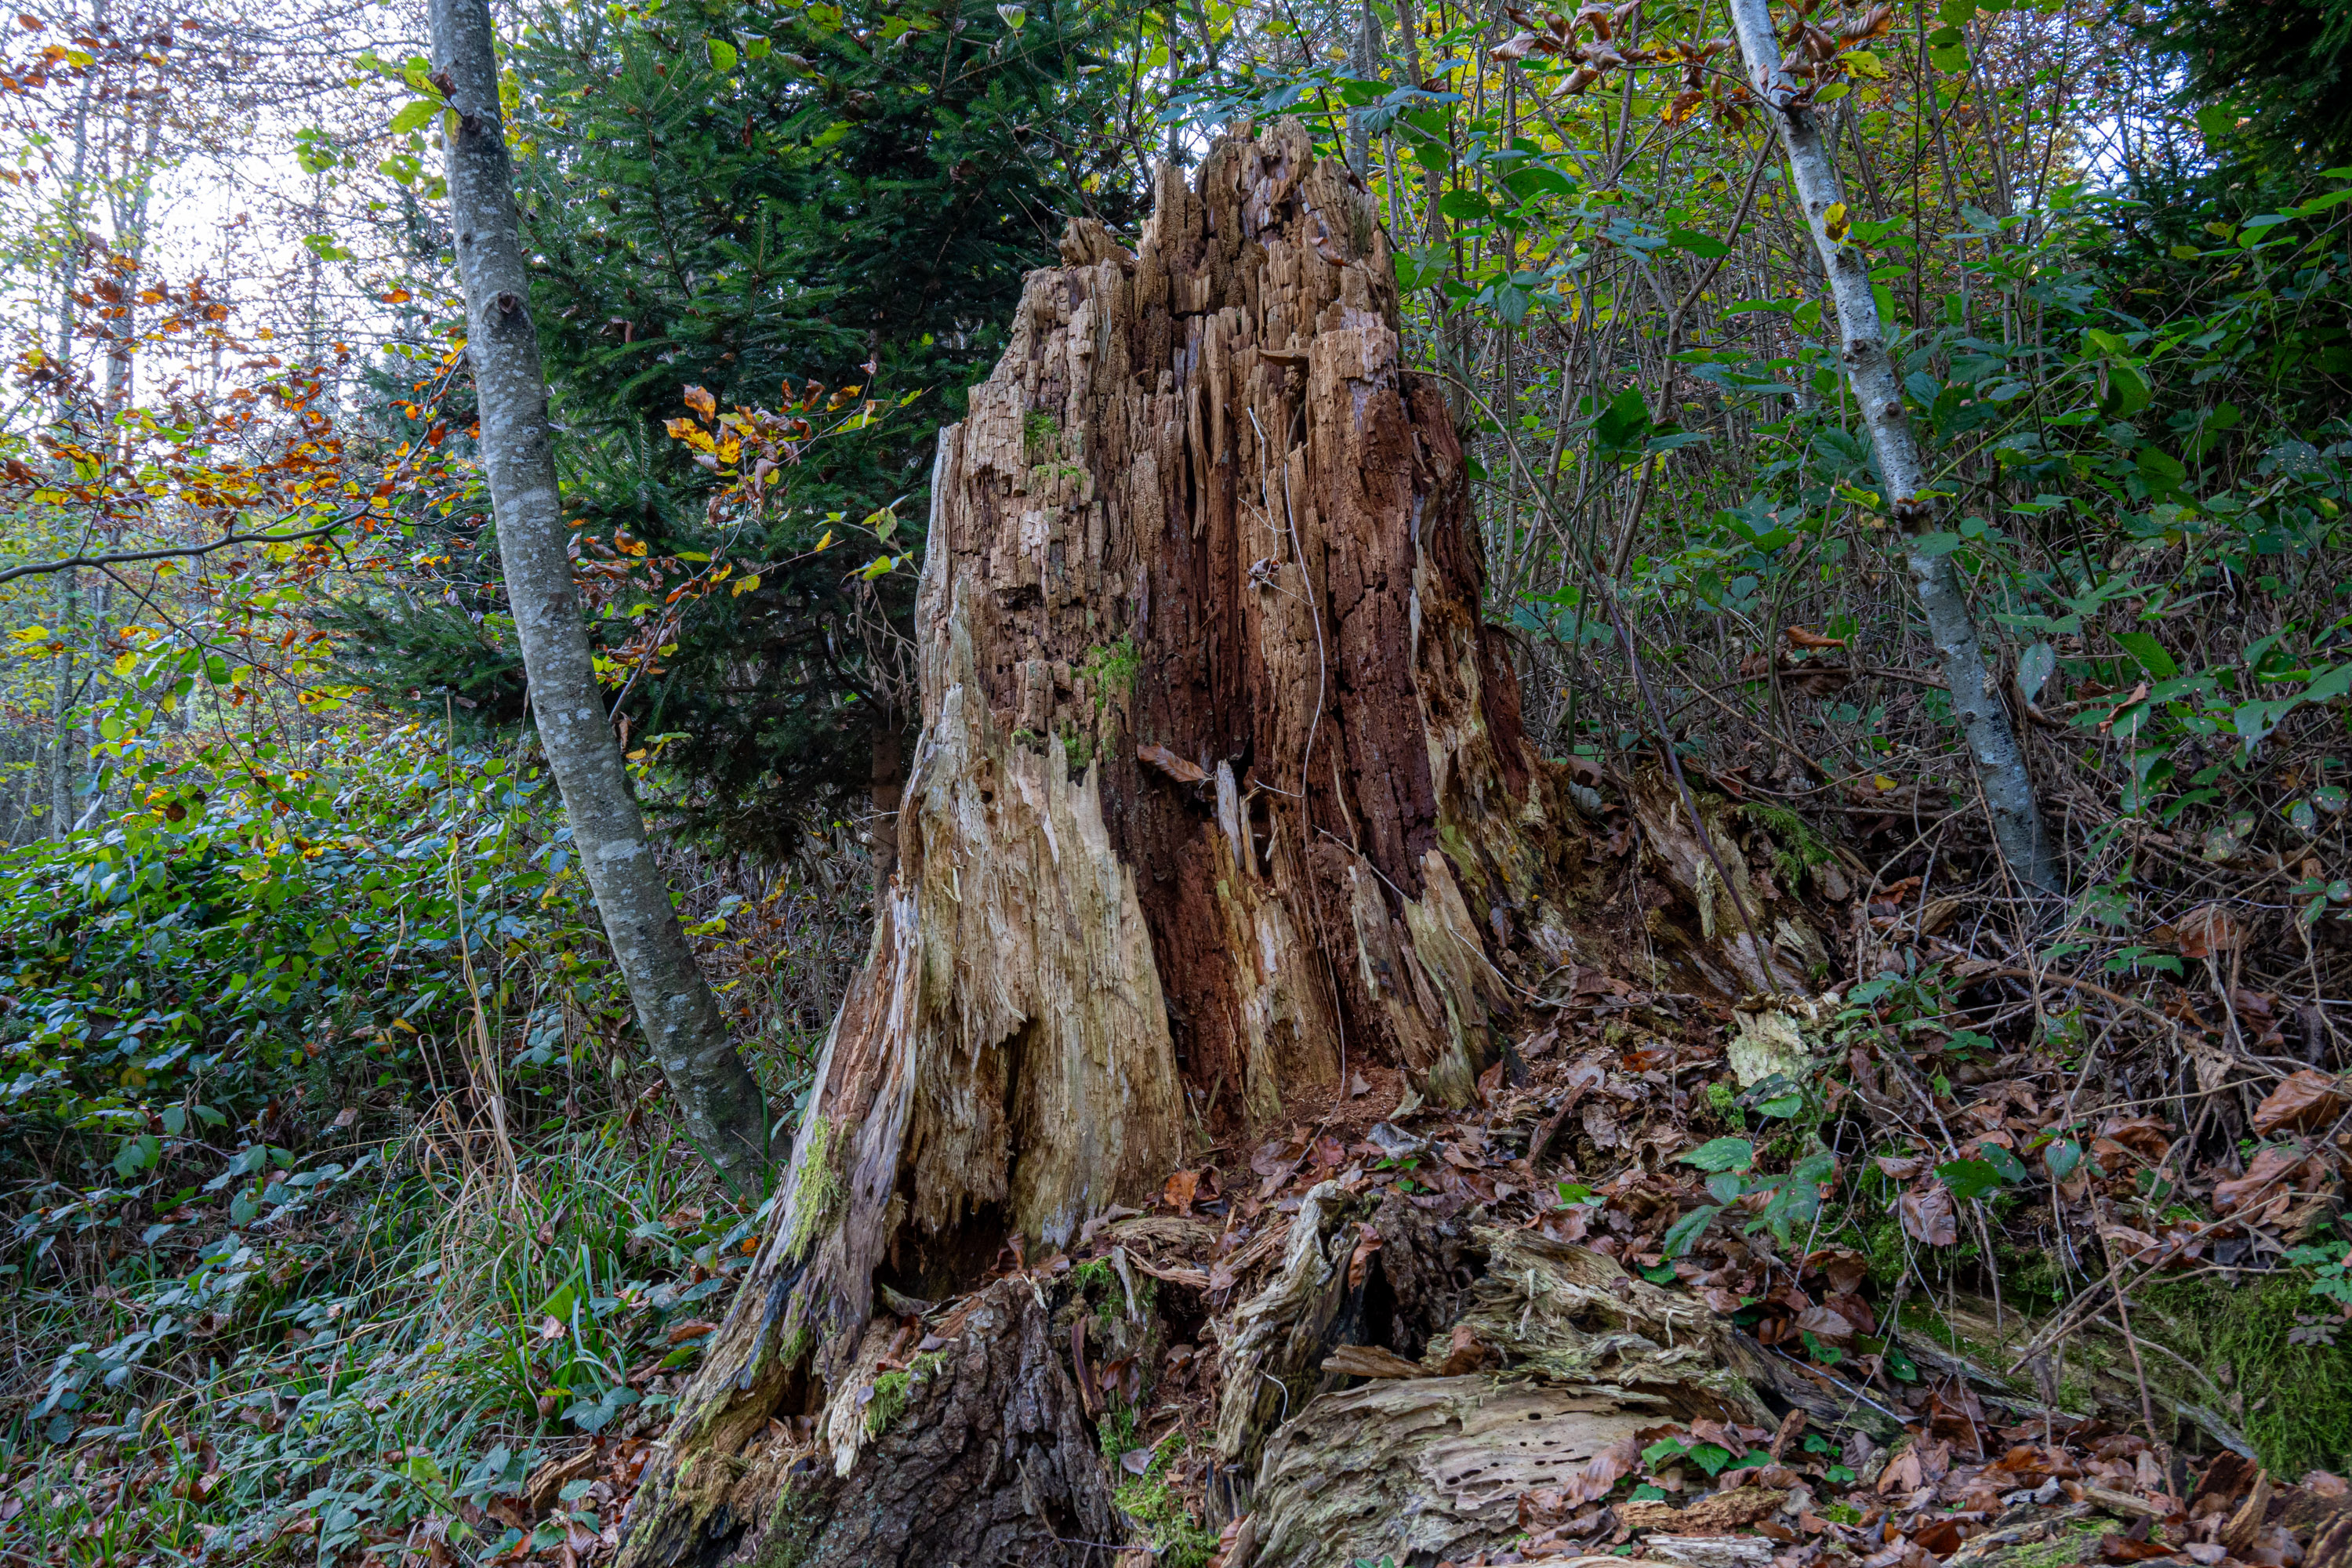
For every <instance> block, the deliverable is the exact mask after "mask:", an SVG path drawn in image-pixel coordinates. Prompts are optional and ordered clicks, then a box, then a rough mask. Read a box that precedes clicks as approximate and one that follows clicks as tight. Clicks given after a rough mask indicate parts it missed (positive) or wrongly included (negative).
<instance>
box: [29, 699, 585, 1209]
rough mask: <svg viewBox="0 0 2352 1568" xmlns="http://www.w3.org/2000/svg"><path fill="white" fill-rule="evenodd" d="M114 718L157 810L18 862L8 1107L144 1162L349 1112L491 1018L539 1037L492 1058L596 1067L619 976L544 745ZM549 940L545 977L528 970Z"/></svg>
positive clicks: (133, 785)
mask: <svg viewBox="0 0 2352 1568" xmlns="http://www.w3.org/2000/svg"><path fill="white" fill-rule="evenodd" d="M110 723H111V724H114V725H115V731H116V735H117V738H116V739H114V740H112V741H110V742H107V743H106V745H105V746H104V747H103V748H102V751H103V752H104V753H105V755H104V763H105V771H104V773H103V774H102V777H103V778H104V780H105V782H106V784H107V785H108V786H109V787H119V788H121V789H123V790H125V791H128V792H130V793H131V795H132V797H133V800H134V803H135V804H134V805H133V808H132V809H131V810H128V811H126V812H124V813H123V814H122V815H121V816H118V817H116V818H114V819H113V820H112V821H110V823H109V824H107V826H105V827H104V828H103V829H102V830H100V831H94V832H89V833H84V834H78V835H76V836H74V837H72V838H70V839H68V840H64V841H62V842H60V841H54V840H50V841H41V842H37V843H35V844H31V845H27V846H25V847H21V848H18V849H15V850H12V851H9V852H7V853H6V854H5V856H4V857H0V1060H5V1064H6V1071H7V1074H8V1076H7V1078H6V1079H5V1082H0V1112H5V1114H6V1115H7V1116H8V1117H9V1118H10V1119H11V1120H12V1121H15V1122H16V1123H17V1124H18V1125H19V1126H22V1127H23V1128H25V1129H26V1131H29V1132H33V1133H36V1134H41V1135H48V1136H54V1135H56V1134H58V1133H67V1134H70V1135H72V1136H73V1137H75V1138H76V1139H77V1140H80V1141H83V1142H85V1143H86V1144H87V1145H88V1146H89V1147H90V1148H92V1149H94V1150H98V1151H100V1152H103V1153H104V1154H105V1155H107V1156H108V1157H109V1158H110V1159H115V1158H116V1156H117V1154H118V1146H117V1141H118V1140H126V1139H127V1140H131V1141H132V1142H130V1143H127V1144H123V1145H121V1151H122V1152H128V1153H130V1155H131V1158H130V1159H129V1160H128V1161H127V1162H125V1161H121V1160H119V1159H118V1160H116V1165H115V1168H116V1169H117V1170H118V1172H120V1173H121V1175H122V1176H124V1177H125V1178H126V1179H129V1178H131V1177H132V1176H133V1175H134V1173H152V1172H154V1171H155V1170H156V1169H158V1168H159V1164H160V1163H162V1162H163V1160H164V1158H165V1157H166V1156H167V1155H169V1156H176V1154H177V1153H178V1152H181V1151H183V1150H185V1151H191V1152H194V1151H199V1150H202V1149H204V1148H205V1147H207V1146H209V1143H210V1141H211V1140H212V1139H213V1137H214V1136H215V1131H217V1130H224V1129H226V1130H229V1131H230V1135H232V1136H233V1135H235V1133H236V1131H240V1130H241V1131H245V1132H247V1135H249V1136H250V1135H254V1134H257V1133H258V1132H259V1131H261V1130H260V1128H259V1127H258V1126H257V1124H256V1125H249V1119H250V1118H252V1117H253V1116H254V1115H255V1114H256V1113H257V1112H258V1111H260V1110H263V1109H264V1108H265V1107H266V1106H268V1104H269V1103H271V1102H272V1101H278V1102H280V1103H292V1102H296V1101H300V1100H307V1101H308V1103H309V1104H310V1106H311V1107H313V1108H314V1110H312V1112H311V1113H312V1114H319V1115H323V1116H331V1115H332V1114H334V1110H333V1109H332V1108H333V1107H334V1106H335V1105H337V1104H340V1103H343V1102H345V1101H347V1100H348V1099H349V1098H350V1097H352V1096H353V1095H356V1094H358V1093H360V1092H361V1091H362V1090H365V1089H382V1088H388V1087H391V1086H393V1085H395V1084H398V1085H402V1086H404V1085H405V1084H406V1083H407V1081H408V1080H409V1079H410V1076H411V1075H412V1074H415V1073H417V1072H418V1071H419V1070H420V1069H421V1068H423V1067H424V1066H425V1058H426V1056H427V1055H428V1054H429V1053H431V1052H433V1051H436V1050H438V1051H440V1052H442V1053H446V1058H447V1059H453V1060H463V1059H465V1058H466V1057H467V1055H469V1054H470V1052H471V1050H472V1047H471V1046H470V1044H469V1043H468V1041H469V1038H470V1035H471V1031H472V1030H473V1028H474V1027H475V1024H476V1020H477V1017H478V1016H487V1017H488V1018H489V1019H490V1020H492V1027H493V1028H495V1029H497V1030H498V1031H499V1032H500V1033H501V1034H503V1033H504V1031H505V1030H506V1029H507V1028H508V1027H509V1026H511V1027H513V1028H515V1029H517V1030H519V1031H520V1035H521V1037H524V1038H525V1039H526V1040H527V1042H528V1043H527V1044H526V1045H525V1046H524V1047H521V1048H520V1049H519V1050H518V1051H517V1052H516V1054H515V1055H514V1057H513V1058H511V1059H510V1060H509V1061H506V1062H503V1063H499V1064H493V1066H494V1068H499V1069H503V1070H504V1071H506V1072H509V1073H511V1074H512V1075H513V1076H514V1080H515V1081H516V1082H517V1083H518V1084H519V1085H520V1086H526V1087H527V1086H529V1085H530V1084H531V1083H533V1082H537V1081H541V1080H544V1079H547V1077H548V1075H550V1074H551V1073H552V1074H556V1075H559V1076H560V1075H562V1073H564V1072H566V1071H568V1070H570V1069H571V1068H573V1067H574V1066H575V1065H576V1064H575V1060H574V1052H575V1050H576V1049H577V1047H578V1045H579V1042H578V1041H577V1040H576V1039H575V1038H574V1037H573V1036H572V1034H571V1033H569V1032H567V1029H566V1027H565V1026H564V1023H563V1017H564V1007H563V1002H562V998H563V997H564V996H565V994H567V993H568V994H569V995H570V999H571V1003H572V1008H573V1011H574V1013H575V1014H577V1013H579V1012H581V1011H583V1010H585V1011H586V1012H587V1013H590V1014H594V1013H598V1012H601V1011H603V1010H606V1009H609V1008H610V1007H612V1006H613V1005H614V1002H615V998H614V990H613V987H614V982H613V980H612V979H611V977H610V976H609V975H608V974H606V973H604V972H603V971H602V970H601V969H598V968H593V967H591V966H589V965H587V964H585V963H583V962H582V958H581V955H582V954H583V953H587V954H593V953H595V952H598V951H599V950H600V949H601V946H602V942H601V937H600V935H599V934H598V928H597V927H596V924H595V921H594V918H593V914H592V913H591V911H590V910H588V908H587V905H586V885H585V883H584V882H583V879H581V877H580V875H579V872H578V870H577V868H576V867H575V866H574V865H573V864H572V851H571V848H570V847H569V842H568V840H569V837H570V836H569V833H568V831H567V830H565V829H562V827H560V826H555V825H554V824H551V822H549V820H548V818H547V813H548V811H549V808H550V807H551V804H552V799H551V797H552V791H551V790H550V789H549V787H548V784H547V781H546V779H545V778H544V777H543V776H542V775H541V772H540V770H539V769H538V768H537V767H536V766H534V765H530V764H527V763H525V764H519V763H517V762H516V761H515V760H514V759H513V758H510V757H506V756H498V755H491V754H486V753H484V752H479V751H472V750H466V751H455V752H453V751H450V750H447V749H446V748H444V747H443V746H441V745H440V744H438V743H437V742H436V739H435V738H434V737H433V736H431V735H430V734H429V733H427V732H425V731H422V730H419V729H415V728H411V729H407V730H404V731H397V732H395V733H394V734H392V735H390V736H389V737H386V738H383V739H381V740H378V739H374V738H372V737H369V736H367V735H365V734H364V733H363V732H361V731H345V732H343V733H341V734H340V735H339V736H337V737H335V738H334V739H332V740H331V742H329V743H328V744H327V745H326V746H325V747H324V748H323V749H322V750H321V752H320V753H319V754H317V755H315V756H313V757H311V758H309V759H306V761H307V762H308V763H310V765H301V766H298V765H295V761H294V759H293V758H291V757H290V756H289V755H288V754H287V753H286V752H283V751H282V750H281V749H280V748H279V747H278V746H277V745H276V744H274V743H269V742H264V743H262V744H260V745H259V746H257V747H254V748H251V749H246V748H236V749H232V748H230V747H227V746H226V745H215V746H210V747H200V748H197V749H195V750H194V751H193V752H170V753H167V752H164V751H163V750H162V749H161V748H160V747H159V746H158V745H157V744H156V742H157V740H158V736H157V734H155V733H153V732H152V731H144V730H142V731H136V732H133V733H130V734H124V733H122V732H121V725H120V723H119V722H117V721H116V720H114V719H112V718H110ZM526 947H528V948H529V949H530V951H532V952H535V953H536V954H537V956H538V958H539V960H540V962H541V963H542V964H543V966H544V975H545V980H544V983H543V988H541V989H539V992H538V994H536V995H535V996H534V995H533V994H530V992H529V991H520V990H518V989H516V987H515V980H516V979H517V978H519V977H520V971H518V972H517V973H516V974H515V975H508V974H506V973H504V971H505V970H506V966H507V965H508V963H510V962H511V961H512V960H514V959H516V958H519V957H520V956H521V955H522V953H523V952H524V951H525V949H526ZM320 1106H325V1107H327V1108H328V1109H326V1110H323V1111H320V1110H316V1109H315V1108H317V1107H320ZM142 1139H144V1140H147V1141H148V1142H139V1140H142ZM255 1146H257V1144H256V1145H248V1147H255Z"/></svg>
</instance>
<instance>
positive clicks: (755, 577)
mask: <svg viewBox="0 0 2352 1568" xmlns="http://www.w3.org/2000/svg"><path fill="white" fill-rule="evenodd" d="M759 585H760V574H758V573H757V572H754V573H751V574H750V575H748V576H745V577H742V578H740V579H738V580H737V582H736V584H735V593H736V595H737V596H738V597H740V596H741V595H745V594H748V593H750V592H751V590H752V589H754V588H756V587H758V586H759Z"/></svg>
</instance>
